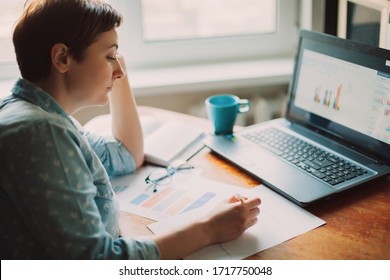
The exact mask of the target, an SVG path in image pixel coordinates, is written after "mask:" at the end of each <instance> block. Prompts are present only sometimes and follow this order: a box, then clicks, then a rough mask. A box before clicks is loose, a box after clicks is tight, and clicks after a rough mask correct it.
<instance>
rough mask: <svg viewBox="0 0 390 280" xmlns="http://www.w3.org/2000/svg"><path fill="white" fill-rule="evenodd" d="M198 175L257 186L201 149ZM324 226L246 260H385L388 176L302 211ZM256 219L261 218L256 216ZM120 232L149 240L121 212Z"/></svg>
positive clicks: (389, 243) (138, 223) (142, 223)
mask: <svg viewBox="0 0 390 280" xmlns="http://www.w3.org/2000/svg"><path fill="white" fill-rule="evenodd" d="M140 113H141V114H151V115H155V116H158V117H159V118H161V119H167V120H168V119H172V118H180V119H183V120H185V121H188V122H189V123H192V124H194V125H196V126H199V127H201V128H203V129H204V130H205V131H212V127H211V124H210V123H209V122H208V121H207V120H205V119H201V118H196V117H192V116H189V115H184V114H179V113H174V112H170V111H165V110H161V109H155V108H149V107H141V108H140ZM191 161H192V162H193V164H194V165H195V166H198V167H200V168H201V169H203V170H204V172H203V174H202V176H204V177H207V178H210V179H214V180H219V181H223V182H225V183H229V184H233V185H237V186H241V187H246V188H249V187H253V186H256V185H258V184H260V183H261V181H260V180H258V179H256V178H253V177H250V176H249V175H247V174H246V173H244V172H242V171H241V170H239V169H237V168H236V167H234V166H232V165H231V164H229V163H228V162H226V161H224V160H223V159H221V158H220V157H218V156H217V155H215V154H213V153H212V152H210V150H209V149H207V148H204V149H203V150H201V151H200V152H199V153H198V154H197V155H196V156H195V157H193V158H192V159H191ZM306 209H307V210H308V211H309V212H311V213H313V214H314V215H316V216H318V217H320V218H321V219H323V220H325V221H326V225H324V226H322V227H319V228H317V229H314V230H312V231H310V232H308V233H305V234H302V235H299V236H298V237H296V238H293V239H291V240H289V241H287V242H284V243H282V244H280V245H277V246H275V247H272V248H270V249H267V250H264V251H262V252H259V253H257V254H255V255H252V256H250V257H249V258H248V259H258V260H260V259H271V260H275V259H307V260H309V259H316V260H322V259H325V260H329V259H330V260H334V259H378V260H379V259H385V260H390V176H389V177H387V178H384V179H381V180H379V181H377V182H374V183H370V184H367V185H364V186H362V187H359V188H357V189H354V190H351V191H348V192H346V193H343V194H341V195H339V196H337V197H334V198H332V199H331V200H326V201H321V202H319V203H317V204H315V205H312V206H310V207H308V208H306ZM260 215H261V214H260ZM120 222H121V228H122V232H123V233H124V234H130V235H132V236H137V235H151V234H152V233H151V232H150V231H149V230H148V229H147V228H146V226H147V225H148V224H149V223H151V222H152V221H151V220H148V219H145V218H142V217H138V216H136V215H133V214H129V213H124V212H123V213H122V215H121V221H120Z"/></svg>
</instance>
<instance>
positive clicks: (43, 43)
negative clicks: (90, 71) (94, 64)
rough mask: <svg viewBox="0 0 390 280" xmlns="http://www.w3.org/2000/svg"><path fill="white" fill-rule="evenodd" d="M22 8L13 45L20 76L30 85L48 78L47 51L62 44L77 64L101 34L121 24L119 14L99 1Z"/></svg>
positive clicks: (42, 2)
mask: <svg viewBox="0 0 390 280" xmlns="http://www.w3.org/2000/svg"><path fill="white" fill-rule="evenodd" d="M28 2H30V3H29V5H28V6H27V4H28ZM25 6H27V8H26V9H25V11H24V13H23V15H22V16H21V17H20V19H19V20H18V22H17V23H16V26H15V28H14V33H13V43H14V47H15V53H16V59H17V62H18V65H19V69H20V72H21V75H22V77H23V78H25V79H27V80H29V81H36V80H39V79H42V78H46V77H47V76H48V75H49V74H50V70H51V58H50V51H51V48H52V47H53V46H54V45H55V44H57V43H63V44H65V45H66V46H67V47H68V49H69V52H70V55H71V56H72V57H74V58H75V59H76V60H78V61H80V60H82V58H83V54H84V51H85V50H86V49H87V48H88V46H90V45H91V44H92V43H93V42H95V41H96V40H97V38H98V35H99V34H100V33H102V32H105V31H109V30H110V29H112V28H114V27H118V26H119V25H120V24H121V22H122V15H121V14H120V13H119V12H118V11H116V10H115V9H114V8H113V7H112V6H111V5H109V4H108V3H106V2H103V1H99V0H31V1H26V4H25Z"/></svg>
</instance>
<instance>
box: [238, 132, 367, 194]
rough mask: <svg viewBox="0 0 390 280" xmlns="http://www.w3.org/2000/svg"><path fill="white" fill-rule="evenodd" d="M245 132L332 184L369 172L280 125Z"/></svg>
mask: <svg viewBox="0 0 390 280" xmlns="http://www.w3.org/2000/svg"><path fill="white" fill-rule="evenodd" d="M243 136H244V137H245V138H247V139H249V140H250V141H252V142H254V143H256V144H258V145H260V146H262V147H264V148H266V149H268V150H270V151H272V152H273V153H275V154H276V155H278V156H279V157H281V158H284V159H285V160H287V161H288V162H290V163H291V164H293V165H296V166H297V167H299V168H301V169H302V170H304V171H306V172H307V173H310V174H312V175H314V176H315V177H317V178H319V179H321V180H322V181H324V182H326V183H328V184H330V185H332V186H334V185H337V184H340V183H342V182H344V181H347V180H350V179H353V178H355V177H358V176H362V175H363V174H365V173H367V170H365V169H364V168H361V167H359V166H356V165H355V164H353V163H352V162H349V161H347V160H345V159H342V158H340V157H338V156H336V155H334V154H331V153H330V152H327V151H325V150H323V149H321V148H318V147H316V146H314V145H311V144H310V143H307V142H305V141H304V140H302V139H300V138H298V137H294V136H292V135H290V134H288V133H285V132H283V131H282V130H279V129H277V128H268V129H265V130H264V129H262V130H259V131H253V132H249V133H247V134H244V135H243Z"/></svg>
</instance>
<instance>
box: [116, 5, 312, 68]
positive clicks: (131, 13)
mask: <svg viewBox="0 0 390 280" xmlns="http://www.w3.org/2000/svg"><path fill="white" fill-rule="evenodd" d="M110 2H112V4H113V5H114V6H115V7H116V8H118V10H119V11H120V12H121V13H122V14H123V15H124V22H123V24H122V26H121V27H120V28H119V30H118V33H119V44H120V49H119V52H120V53H123V54H124V55H125V57H126V58H127V60H128V61H127V64H128V68H130V69H145V68H156V67H167V66H182V65H194V64H198V65H199V64H203V63H205V64H210V63H218V62H222V61H229V62H231V61H243V60H244V61H245V60H253V59H256V60H259V59H264V58H267V59H270V58H276V57H292V56H293V55H294V53H295V49H296V44H297V40H298V36H297V35H298V31H299V28H300V26H299V22H300V20H302V16H301V18H299V16H300V10H299V9H300V8H301V7H300V4H301V5H302V3H301V2H311V1H306V0H303V1H302V0H301V1H299V0H277V1H276V2H277V24H276V26H277V31H276V33H275V34H260V35H253V34H250V35H239V36H230V37H213V38H200V39H185V40H177V41H158V42H152V43H151V42H144V41H143V36H142V18H141V0H132V1H123V0H111V1H110ZM126 19H132V20H126ZM161 54H164V55H161Z"/></svg>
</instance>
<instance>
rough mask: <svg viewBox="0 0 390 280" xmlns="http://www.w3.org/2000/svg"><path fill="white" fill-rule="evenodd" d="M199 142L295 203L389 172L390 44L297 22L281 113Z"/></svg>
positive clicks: (314, 199)
mask: <svg viewBox="0 0 390 280" xmlns="http://www.w3.org/2000/svg"><path fill="white" fill-rule="evenodd" d="M204 144H205V145H206V146H207V147H209V148H210V149H211V150H212V151H214V152H216V153H217V154H219V155H221V156H222V157H224V158H226V159H227V160H229V161H231V162H232V163H234V164H236V165H237V166H239V167H240V168H242V169H243V170H245V171H247V172H249V173H250V174H252V175H254V176H256V177H258V178H260V179H261V180H262V181H263V182H264V184H265V185H267V186H269V187H270V188H272V189H273V190H275V191H277V192H278V193H280V194H282V195H283V196H285V197H287V198H289V199H290V200H292V201H293V202H295V203H297V204H299V205H301V206H307V205H310V204H312V203H314V202H317V201H320V200H322V199H325V198H330V197H332V196H334V195H335V194H339V193H341V192H344V191H345V190H348V189H351V188H354V187H357V186H364V187H372V185H371V184H369V183H368V182H370V181H372V180H374V179H377V178H379V177H382V176H385V175H387V174H389V173H390V50H385V49H380V48H377V47H373V46H368V45H364V44H361V43H358V42H354V41H351V40H346V39H341V38H338V37H334V36H331V35H326V34H323V33H318V32H313V31H307V30H302V31H301V32H300V36H299V45H298V50H297V54H296V58H295V66H294V73H293V76H292V80H291V82H290V87H289V97H288V106H287V112H286V115H285V117H284V118H279V119H274V120H271V121H267V122H262V123H258V124H254V125H251V126H247V127H245V128H243V129H242V130H240V131H238V132H237V133H235V134H234V135H228V136H208V137H207V138H206V139H204Z"/></svg>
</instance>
